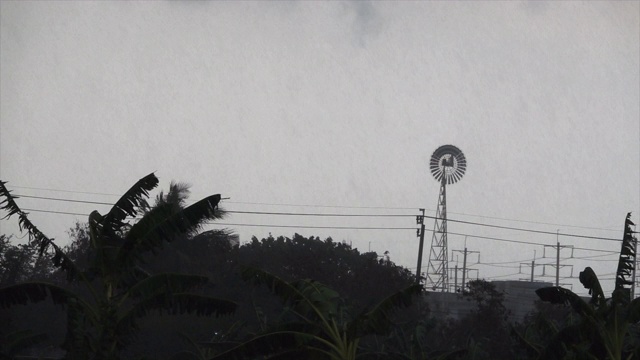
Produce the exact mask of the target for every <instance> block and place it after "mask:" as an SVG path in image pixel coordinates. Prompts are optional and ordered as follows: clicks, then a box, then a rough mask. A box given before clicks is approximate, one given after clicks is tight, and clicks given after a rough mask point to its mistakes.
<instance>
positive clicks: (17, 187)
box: [11, 186, 122, 197]
mask: <svg viewBox="0 0 640 360" xmlns="http://www.w3.org/2000/svg"><path fill="white" fill-rule="evenodd" d="M11 187H12V188H16V189H30V190H44V191H59V192H65V193H74V194H87V195H107V196H118V197H120V196H122V194H121V195H118V194H108V193H99V192H89V191H74V190H62V189H48V188H39V187H30V186H11Z"/></svg>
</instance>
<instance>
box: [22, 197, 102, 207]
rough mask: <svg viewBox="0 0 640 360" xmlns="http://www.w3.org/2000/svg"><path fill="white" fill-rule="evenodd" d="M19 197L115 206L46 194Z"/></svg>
mask: <svg viewBox="0 0 640 360" xmlns="http://www.w3.org/2000/svg"><path fill="white" fill-rule="evenodd" d="M15 196H16V197H17V198H31V199H42V200H55V201H66V202H75V203H82V204H97V205H110V206H113V205H114V204H113V203H106V202H101V201H86V200H73V199H61V198H52V197H45V196H32V195H15Z"/></svg>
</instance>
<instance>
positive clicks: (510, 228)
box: [16, 195, 620, 242]
mask: <svg viewBox="0 0 640 360" xmlns="http://www.w3.org/2000/svg"><path fill="white" fill-rule="evenodd" d="M16 196H19V197H20V196H21V197H25V198H36V199H44V200H55V201H66V202H78V203H89V204H100V205H113V204H111V203H105V202H95V201H82V200H73V199H63V198H51V197H44V196H30V195H16ZM227 212H228V213H230V214H234V213H235V214H255V215H274V216H320V217H414V216H416V215H409V214H322V213H293V212H270V211H232V210H229V211H227ZM420 216H424V217H425V218H428V219H433V220H443V219H440V218H437V217H435V216H428V215H420ZM447 221H450V222H456V223H460V224H467V225H474V226H483V227H490V228H496V229H505V230H514V231H522V232H530V233H538V234H545V235H562V236H566V237H578V238H583V239H594V240H605V241H616V242H619V241H620V240H619V239H614V238H603V237H597V236H588V235H579V234H567V233H558V232H551V231H544V230H534V229H523V228H516V227H511V226H500V225H494V224H483V223H478V222H472V221H464V220H456V219H450V218H449V219H447Z"/></svg>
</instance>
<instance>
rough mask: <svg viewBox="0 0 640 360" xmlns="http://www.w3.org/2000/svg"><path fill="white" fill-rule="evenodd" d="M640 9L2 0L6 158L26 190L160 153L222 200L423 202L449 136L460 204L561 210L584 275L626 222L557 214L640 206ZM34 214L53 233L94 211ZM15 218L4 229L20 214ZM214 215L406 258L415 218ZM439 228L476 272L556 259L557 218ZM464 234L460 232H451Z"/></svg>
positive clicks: (467, 213)
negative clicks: (456, 155)
mask: <svg viewBox="0 0 640 360" xmlns="http://www.w3.org/2000/svg"><path fill="white" fill-rule="evenodd" d="M639 19H640V3H639V2H637V1H620V2H612V1H607V2H594V1H590V2H576V1H570V2H569V1H564V2H542V1H535V2H534V1H530V2H515V1H514V2H503V1H500V2H497V1H496V2H466V1H465V2H436V1H429V2H317V1H316V2H200V1H193V2H192V1H166V2H104V1H101V2H80V1H61V2H54V1H48V2H42V1H36V2H30V1H20V2H18V1H2V2H0V31H1V34H0V179H2V180H3V181H9V184H8V186H9V188H12V189H14V192H15V193H16V194H23V195H30V196H44V197H54V198H65V199H76V200H85V201H98V202H113V201H115V200H116V199H117V196H113V195H102V194H116V195H118V194H122V193H123V192H124V191H126V190H127V189H128V187H129V186H131V185H132V184H133V183H134V182H135V181H136V180H138V179H139V178H141V177H142V176H144V175H146V174H148V173H150V172H152V171H155V172H156V174H157V175H158V176H159V177H160V179H161V184H162V187H164V188H166V187H167V186H168V184H169V182H170V181H171V180H172V179H175V180H179V181H185V182H189V183H191V184H192V193H193V196H192V198H193V199H198V198H201V197H203V196H205V195H208V194H212V193H222V195H223V196H225V197H230V198H231V199H230V200H229V201H227V202H226V203H225V208H226V209H228V210H242V211H267V212H307V213H310V212H313V213H344V214H374V213H375V214H409V215H411V214H417V213H418V211H417V209H418V208H420V207H422V208H426V209H427V215H430V216H433V215H435V208H436V202H437V196H438V187H439V184H438V182H437V181H435V180H434V179H433V177H432V176H431V174H430V173H429V168H428V161H429V157H430V156H431V154H432V152H433V151H434V150H435V149H436V148H437V147H439V146H440V145H443V144H453V145H456V146H457V147H459V148H460V149H461V150H462V151H463V152H464V153H465V155H466V158H467V162H468V167H467V173H466V174H465V176H464V178H463V179H462V180H461V181H460V182H459V183H457V184H455V185H452V186H450V187H449V188H448V199H447V200H448V211H449V217H450V218H451V219H458V220H464V221H472V222H478V223H482V224H493V225H500V226H507V227H517V228H526V229H536V230H542V231H548V232H552V233H556V232H557V231H558V230H559V231H560V234H561V235H560V237H559V241H560V243H561V244H562V245H573V246H575V247H576V248H581V249H576V250H574V253H573V256H574V258H573V259H565V260H562V263H563V265H573V276H574V277H577V275H578V272H579V271H581V270H582V269H583V268H584V267H585V266H587V265H589V266H592V267H593V268H594V269H595V270H596V272H597V273H598V274H599V275H600V277H601V278H604V279H607V278H608V279H611V278H613V273H614V272H615V269H616V265H617V264H616V259H617V254H616V252H617V251H619V246H620V244H619V242H614V241H608V240H595V239H587V238H577V237H569V236H562V233H566V234H582V235H587V236H599V237H608V238H616V239H619V238H621V233H622V227H623V223H624V218H625V216H626V213H627V212H629V211H633V212H634V216H633V220H635V221H636V222H638V221H640V220H639V218H638V214H640V90H639V88H640V85H639V84H640V78H639V73H640V63H639V55H640V47H639V44H640V25H639ZM34 188H38V189H48V190H38V189H34ZM52 189H54V190H66V191H67V192H61V191H52ZM264 204H294V205H315V206H284V205H264ZM19 205H21V206H22V207H24V208H31V209H39V210H49V211H61V212H72V213H81V214H84V213H86V214H88V213H89V212H90V211H91V210H93V209H98V210H100V211H106V210H107V209H108V206H101V205H91V204H83V203H74V202H61V201H52V200H42V199H32V198H23V199H20V202H19ZM318 205H324V206H336V207H318ZM352 207H353V208H352ZM358 207H361V208H358ZM369 207H371V208H369ZM373 207H376V208H373ZM378 207H379V208H378ZM395 208H398V209H395ZM31 218H32V220H33V221H34V222H35V223H36V224H39V225H40V227H41V230H43V231H44V232H45V233H47V234H49V235H50V236H52V237H55V238H56V239H57V241H58V242H60V243H62V244H64V243H66V241H67V239H66V238H65V236H66V235H65V230H66V229H68V228H69V227H70V226H72V225H73V223H74V221H75V219H76V218H77V219H79V220H85V219H86V218H85V217H83V216H74V215H63V214H53V213H43V212H33V211H32V212H31ZM15 223H16V219H12V220H11V221H6V220H5V221H2V222H0V227H1V229H0V232H1V233H7V234H11V233H15V234H18V232H17V230H16V225H15ZM224 223H228V224H254V225H255V224H262V225H291V226H294V227H293V228H279V227H274V226H269V227H249V226H238V225H229V226H228V227H230V228H232V229H234V230H235V231H236V232H237V233H238V234H239V235H240V237H241V241H243V242H244V241H247V240H249V239H250V237H251V236H252V235H256V236H258V237H264V236H267V235H268V233H272V234H273V235H274V236H277V235H285V236H291V235H293V233H295V232H298V233H300V234H303V235H305V236H309V235H319V236H322V237H326V236H331V237H333V238H334V239H335V240H339V241H340V240H345V241H350V242H351V243H352V244H353V246H354V247H357V248H358V249H360V250H361V251H367V250H368V249H369V248H370V249H371V250H372V251H377V252H378V253H382V252H384V251H389V252H390V255H391V259H392V260H393V261H395V262H397V263H399V264H401V265H404V266H406V267H409V268H412V269H414V268H415V266H416V260H417V249H418V239H417V238H416V233H415V230H412V229H410V230H353V229H352V230H345V229H309V228H302V227H300V226H326V227H336V226H343V227H398V228H415V227H416V225H415V218H413V217H404V218H402V217H399V218H384V217H380V218H348V217H345V218H322V217H297V216H264V215H246V214H244V215H242V214H232V215H230V216H229V218H228V219H226V220H225V221H224ZM432 227H433V221H432V220H428V221H427V229H431V228H432ZM449 231H450V232H454V233H458V234H467V235H469V237H467V248H468V249H469V250H471V251H479V252H480V261H481V263H483V264H477V265H474V266H473V267H474V268H476V269H478V272H477V274H479V276H480V277H484V278H488V279H496V280H507V279H520V278H526V277H528V274H529V272H530V267H525V268H523V269H519V268H518V267H519V266H520V263H521V262H523V263H530V261H531V260H532V259H533V258H534V253H535V256H536V257H537V258H538V259H537V261H536V263H537V264H542V263H552V262H554V261H555V259H553V258H550V257H549V256H550V253H554V250H553V249H550V248H547V249H546V255H547V258H542V255H543V252H544V251H545V249H544V247H543V245H553V244H555V243H556V235H550V234H539V233H531V232H521V231H516V230H505V229H498V228H491V227H482V226H477V225H468V224H461V223H453V222H450V223H449ZM474 236H476V237H474ZM477 236H484V237H490V238H498V239H506V240H510V241H522V242H529V243H534V244H540V245H532V244H518V243H514V242H507V241H497V240H494V239H484V238H479V237H477ZM464 241H465V240H464V236H462V235H450V236H449V250H450V252H451V251H452V250H461V249H462V248H463V247H464ZM430 242H431V238H430V235H429V234H428V236H427V238H426V245H427V246H426V251H425V260H424V262H425V264H426V261H427V259H426V257H428V246H429V245H430ZM584 249H599V250H609V251H613V253H605V252H596V251H591V250H584ZM456 254H458V253H454V254H453V256H452V255H451V254H450V258H451V259H450V261H451V266H454V265H455V264H456V263H455V260H456V256H458V257H460V255H456ZM554 254H555V253H554ZM570 255H571V251H570V250H568V249H563V251H562V257H563V258H566V257H569V256H570ZM586 257H592V258H589V259H585V258H586ZM476 258H477V255H476ZM458 260H460V262H461V259H458ZM476 260H477V259H474V258H473V257H470V262H475V261H476ZM505 262H510V263H507V264H504V263H505ZM459 265H460V266H461V263H460V264H459ZM551 273H554V270H553V269H552V268H549V267H548V268H547V269H546V272H545V274H547V275H548V274H551ZM475 274H476V273H472V274H471V275H472V276H474V277H475ZM536 274H542V267H536ZM570 275H571V268H570V267H568V266H567V267H563V268H562V269H561V276H562V277H563V280H562V281H561V282H563V283H567V284H570V285H571V286H572V287H573V290H574V291H577V292H582V293H584V291H583V289H582V287H581V286H580V285H579V283H578V282H577V280H576V279H570V278H568V277H569V276H570ZM538 279H539V280H547V281H553V278H542V277H540V278H538ZM604 282H605V285H606V289H605V290H606V291H609V290H610V289H611V282H610V281H608V280H605V281H604Z"/></svg>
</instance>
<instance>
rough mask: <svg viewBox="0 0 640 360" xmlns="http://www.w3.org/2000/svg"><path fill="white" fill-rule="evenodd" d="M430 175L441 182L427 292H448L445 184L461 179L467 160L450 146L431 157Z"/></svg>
mask: <svg viewBox="0 0 640 360" xmlns="http://www.w3.org/2000/svg"><path fill="white" fill-rule="evenodd" d="M429 167H430V169H431V174H433V177H434V178H436V180H438V181H440V196H438V210H437V212H436V220H435V224H434V225H433V237H432V238H431V251H430V252H429V265H428V266H427V278H426V284H425V285H426V288H427V289H432V290H440V291H449V276H448V270H449V262H448V259H447V254H448V250H447V184H449V185H451V184H454V183H456V182H458V181H459V180H460V179H462V176H463V175H464V172H465V170H466V169H467V160H466V159H465V157H464V154H463V153H462V151H460V149H458V148H457V147H455V146H453V145H443V146H440V147H439V148H437V149H436V151H434V152H433V155H431V161H430V162H429Z"/></svg>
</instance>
